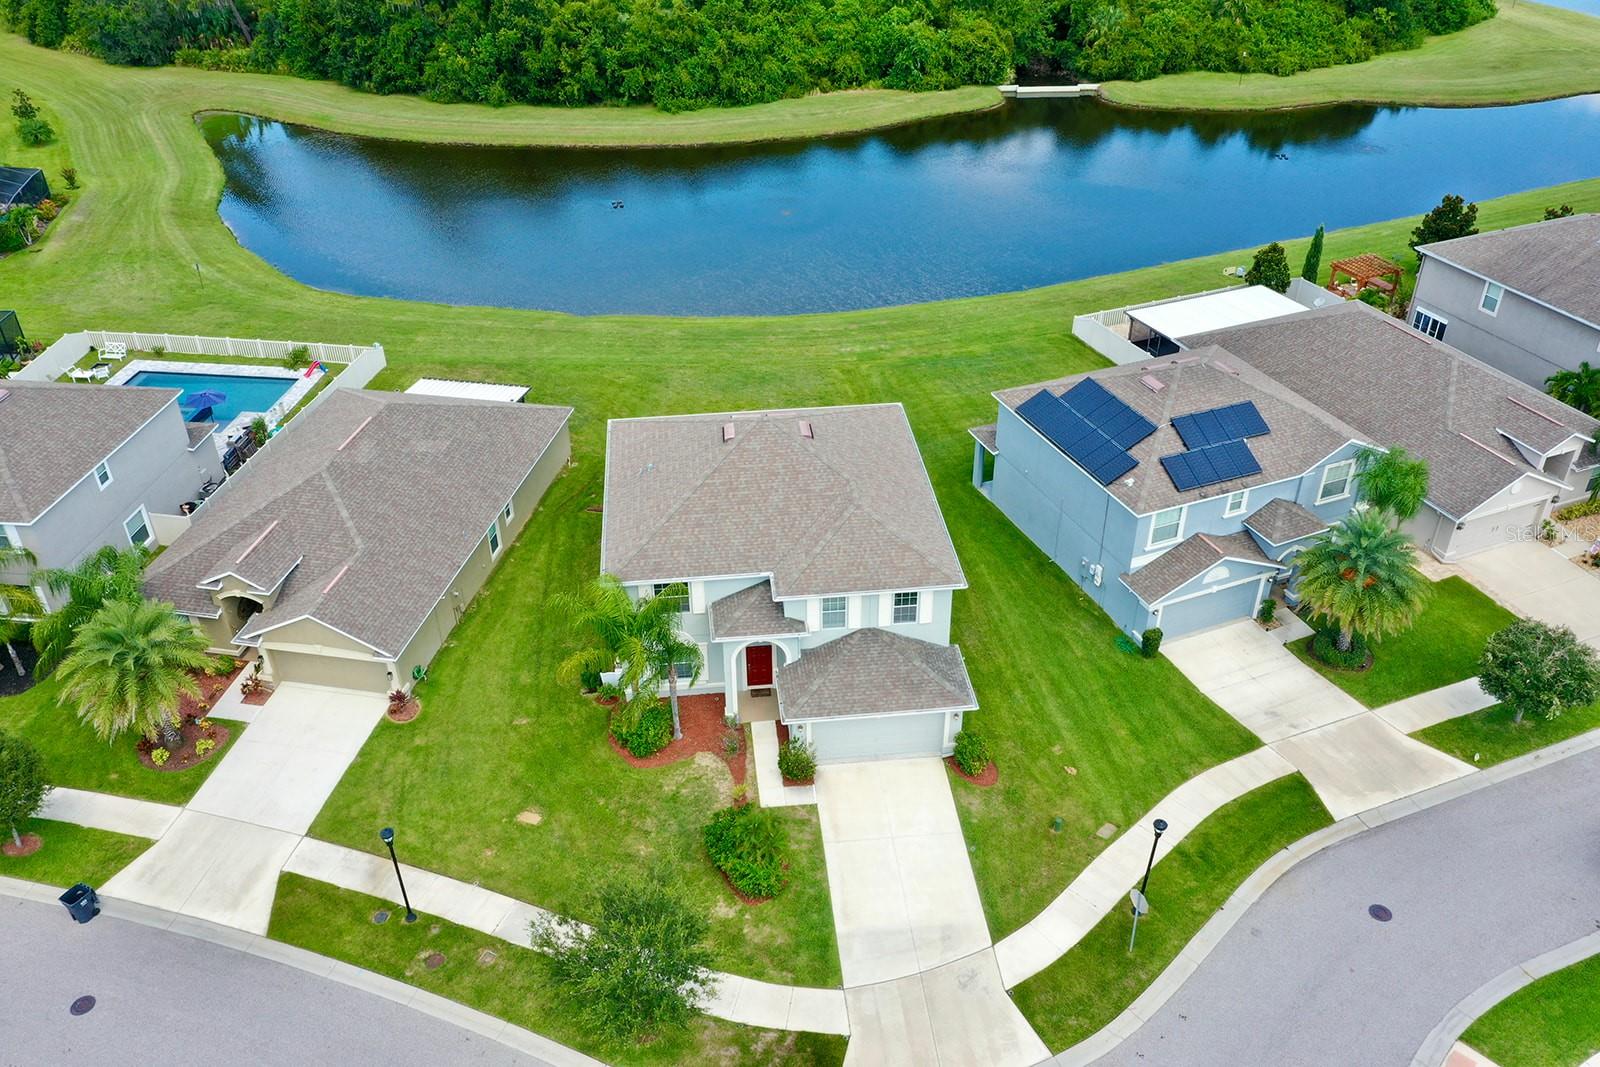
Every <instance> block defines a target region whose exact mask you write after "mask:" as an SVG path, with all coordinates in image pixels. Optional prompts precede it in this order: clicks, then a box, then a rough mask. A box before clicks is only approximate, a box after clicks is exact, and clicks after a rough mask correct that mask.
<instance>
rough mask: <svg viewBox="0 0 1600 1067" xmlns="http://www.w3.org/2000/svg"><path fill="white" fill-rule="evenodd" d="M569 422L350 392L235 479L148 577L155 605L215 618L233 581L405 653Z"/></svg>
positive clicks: (258, 629) (281, 607) (527, 411)
mask: <svg viewBox="0 0 1600 1067" xmlns="http://www.w3.org/2000/svg"><path fill="white" fill-rule="evenodd" d="M571 414H572V409H571V408H566V407H545V406H536V405H531V404H502V403H498V402H486V401H473V400H457V399H445V398H439V397H427V396H415V395H407V394H404V393H384V392H369V391H366V390H357V389H338V390H334V391H333V392H331V393H329V394H327V396H326V397H325V398H324V399H323V400H321V401H320V402H319V403H318V405H317V406H316V407H315V408H312V409H310V410H308V411H306V412H305V413H304V414H302V415H300V416H299V417H298V418H296V419H295V420H294V421H293V422H291V423H290V424H289V425H288V427H287V428H286V429H285V430H284V431H283V432H282V433H280V434H279V435H278V436H276V437H274V438H273V439H272V442H271V443H270V444H268V445H267V446H266V447H265V448H263V449H262V450H261V451H260V452H258V453H257V454H256V455H255V456H254V457H253V458H252V459H251V460H250V462H249V464H248V465H246V467H245V468H244V470H242V471H241V472H240V473H238V474H236V475H234V476H233V477H232V478H229V479H228V480H227V481H226V482H225V483H224V484H223V486H222V488H221V489H219V490H217V492H216V493H215V494H214V495H213V496H212V497H211V498H210V499H209V500H208V501H206V504H205V506H204V507H202V508H201V509H200V510H199V512H197V513H196V515H195V520H194V524H193V525H192V526H191V527H190V528H189V529H188V530H187V531H186V532H185V533H184V535H183V536H182V537H180V538H178V540H177V541H176V542H174V543H173V545H172V546H171V547H170V548H168V549H167V550H166V551H165V552H163V553H162V554H161V555H160V556H158V557H156V559H155V560H154V561H153V562H152V563H151V564H150V568H149V571H148V572H147V575H146V582H145V587H146V592H147V593H148V594H149V595H150V596H152V597H156V598H159V599H162V600H170V601H172V602H173V603H175V604H176V605H177V606H178V610H180V611H183V612H185V613H188V614H191V615H204V616H209V617H215V616H216V614H217V607H216V605H215V603H214V602H213V600H212V598H211V593H210V592H209V591H208V590H206V589H203V588H201V585H202V584H204V583H211V584H213V585H214V584H215V583H216V582H218V581H220V580H221V579H222V577H223V576H225V575H230V574H231V575H234V576H236V577H238V578H239V579H241V580H242V581H244V582H246V583H248V584H250V585H251V586H253V587H255V588H257V589H259V590H262V591H263V592H269V591H271V590H272V589H274V588H278V586H280V585H281V587H282V588H281V589H280V590H279V592H278V597H277V600H276V602H275V603H274V604H273V606H272V607H271V608H270V609H268V610H266V611H262V612H260V613H259V614H257V615H255V616H254V617H253V618H251V620H250V622H249V623H248V624H247V625H246V627H245V629H244V630H243V631H241V633H240V635H239V638H240V639H241V640H244V641H254V640H256V639H258V638H259V637H260V636H261V635H262V634H263V633H265V632H266V631H268V630H271V629H273V628H275V627H278V626H282V625H284V624H286V623H289V622H293V621H296V620H299V619H304V618H311V619H315V620H316V621H318V622H320V623H322V624H323V625H325V626H328V627H331V628H332V629H334V630H337V631H339V632H340V633H343V634H346V635H348V636H349V637H352V638H354V639H355V640H357V641H359V642H361V643H363V644H365V645H367V646H369V647H371V648H373V649H374V650H376V651H378V652H379V653H382V654H384V655H387V656H395V655H398V654H399V653H400V652H401V650H402V649H403V648H404V647H405V645H406V644H407V643H408V642H409V641H410V639H411V637H412V636H413V635H414V634H415V633H416V631H417V628H418V627H419V626H421V624H422V622H423V621H424V620H425V619H426V618H427V616H428V614H429V613H430V612H431V611H432V610H433V609H434V606H435V605H436V604H437V603H438V601H439V598H440V597H442V596H443V595H444V594H445V592H446V590H447V589H448V588H449V586H450V583H451V581H452V580H453V579H454V578H455V576H456V574H457V573H458V572H459V571H460V569H461V567H462V566H463V565H464V564H465V563H466V561H467V559H468V558H469V557H470V556H471V555H472V553H473V551H474V550H475V549H476V548H477V547H478V545H479V544H480V543H481V542H482V541H483V539H484V536H485V533H486V531H487V530H488V528H489V524H490V523H491V522H493V521H495V517H496V516H497V515H498V514H499V513H500V510H501V509H502V508H503V507H505V505H506V502H507V501H509V500H510V499H511V497H512V494H513V493H515V492H516V490H517V489H518V487H520V486H521V485H522V483H523V482H524V481H525V480H526V479H527V477H528V474H529V473H530V472H531V471H532V469H533V467H534V465H535V464H536V463H537V462H538V460H539V458H540V456H542V455H543V454H544V452H545V450H546V449H547V448H548V447H549V446H550V444H551V443H552V442H553V441H554V440H555V439H556V437H557V436H558V435H559V433H560V432H561V429H562V427H563V426H564V425H565V424H566V422H567V419H568V418H569V417H570V416H571Z"/></svg>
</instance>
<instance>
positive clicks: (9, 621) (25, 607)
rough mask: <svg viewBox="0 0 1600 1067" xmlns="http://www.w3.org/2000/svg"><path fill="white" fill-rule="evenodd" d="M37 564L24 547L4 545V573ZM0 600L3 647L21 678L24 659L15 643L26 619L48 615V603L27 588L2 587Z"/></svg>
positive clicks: (0, 561)
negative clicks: (41, 601) (45, 604)
mask: <svg viewBox="0 0 1600 1067" xmlns="http://www.w3.org/2000/svg"><path fill="white" fill-rule="evenodd" d="M37 562H38V560H37V559H35V558H34V555H33V553H32V552H30V551H28V550H27V549H26V548H23V547H22V546H21V545H10V544H8V545H4V546H0V571H16V570H23V569H32V567H33V565H34V564H35V563H37ZM0 601H3V603H0V644H3V645H5V646H6V655H7V656H8V657H10V659H11V665H12V667H14V668H15V669H16V672H17V674H18V676H21V675H22V674H23V673H24V671H23V668H22V657H21V656H18V655H17V650H16V647H15V642H16V641H17V640H18V639H20V638H21V637H22V635H23V632H24V631H25V630H27V628H28V623H27V622H26V621H25V620H28V619H36V618H38V617H39V616H40V615H42V614H44V604H42V603H40V601H39V594H37V593H35V592H34V591H33V589H32V588H31V587H29V586H26V585H6V586H0Z"/></svg>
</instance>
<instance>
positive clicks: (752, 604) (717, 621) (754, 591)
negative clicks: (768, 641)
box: [710, 582, 806, 641]
mask: <svg viewBox="0 0 1600 1067" xmlns="http://www.w3.org/2000/svg"><path fill="white" fill-rule="evenodd" d="M710 614H711V620H710V621H711V638H712V640H714V641H722V640H725V639H727V638H731V637H775V636H777V635H779V634H800V633H805V630H806V624H805V622H804V621H803V620H801V619H791V618H789V616H787V615H785V614H784V613H783V608H782V607H781V606H780V605H778V604H777V603H776V602H775V601H774V600H773V599H772V583H771V582H757V583H756V584H755V585H752V586H748V587H747V588H744V589H741V590H739V591H738V592H737V593H729V594H728V595H727V596H725V597H722V598H721V599H720V600H713V601H712V602H711V607H710Z"/></svg>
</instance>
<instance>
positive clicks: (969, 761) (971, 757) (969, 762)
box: [955, 730, 989, 778]
mask: <svg viewBox="0 0 1600 1067" xmlns="http://www.w3.org/2000/svg"><path fill="white" fill-rule="evenodd" d="M955 760H956V765H957V766H958V767H960V768H961V770H962V772H963V773H965V774H967V775H969V776H971V777H973V778H976V777H977V776H978V775H980V774H982V773H983V772H984V770H985V769H986V768H987V767H988V766H989V745H988V742H986V741H984V739H983V735H982V734H980V733H978V731H976V730H962V731H961V732H960V733H958V734H956V751H955Z"/></svg>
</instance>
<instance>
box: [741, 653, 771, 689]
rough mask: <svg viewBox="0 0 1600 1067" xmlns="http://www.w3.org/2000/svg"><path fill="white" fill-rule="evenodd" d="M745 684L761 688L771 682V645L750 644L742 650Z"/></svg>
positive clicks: (753, 687) (752, 687)
mask: <svg viewBox="0 0 1600 1067" xmlns="http://www.w3.org/2000/svg"><path fill="white" fill-rule="evenodd" d="M744 675H745V684H746V685H747V686H749V687H750V688H751V689H761V688H763V687H765V686H769V685H771V684H772V646H771V645H750V646H748V647H747V648H746V649H745V650H744Z"/></svg>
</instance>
